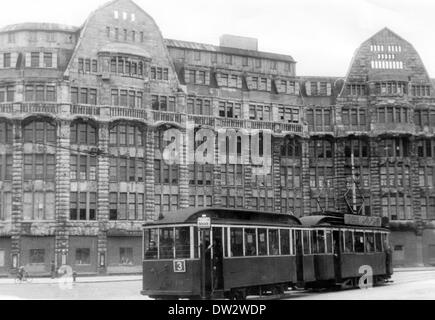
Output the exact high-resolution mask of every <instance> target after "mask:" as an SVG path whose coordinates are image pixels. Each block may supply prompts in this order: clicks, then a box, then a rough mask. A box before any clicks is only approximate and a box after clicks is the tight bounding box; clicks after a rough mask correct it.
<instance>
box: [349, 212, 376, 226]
mask: <svg viewBox="0 0 435 320" xmlns="http://www.w3.org/2000/svg"><path fill="white" fill-rule="evenodd" d="M344 224H347V225H352V226H367V227H381V226H382V219H381V218H379V217H369V216H357V215H354V214H345V215H344Z"/></svg>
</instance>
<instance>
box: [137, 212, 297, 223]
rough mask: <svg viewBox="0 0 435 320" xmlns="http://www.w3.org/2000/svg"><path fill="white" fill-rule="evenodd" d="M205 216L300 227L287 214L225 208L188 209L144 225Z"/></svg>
mask: <svg viewBox="0 0 435 320" xmlns="http://www.w3.org/2000/svg"><path fill="white" fill-rule="evenodd" d="M203 215H206V216H207V217H210V218H211V219H212V222H213V223H216V222H222V223H224V222H233V223H234V222H239V223H241V222H243V223H247V224H252V223H258V224H260V223H269V224H272V225H273V224H288V225H301V222H300V221H299V219H298V218H296V217H295V216H292V215H288V214H281V213H272V212H263V211H253V210H243V209H226V208H202V209H200V208H189V209H184V210H178V211H173V212H167V213H165V214H163V218H162V219H160V220H157V221H153V222H150V223H147V224H145V226H149V225H153V224H154V225H171V224H183V223H196V222H197V219H198V218H200V217H202V216H203Z"/></svg>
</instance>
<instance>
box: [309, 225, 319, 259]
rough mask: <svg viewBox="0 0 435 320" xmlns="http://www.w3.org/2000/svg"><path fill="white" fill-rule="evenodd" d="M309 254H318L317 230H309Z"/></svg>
mask: <svg viewBox="0 0 435 320" xmlns="http://www.w3.org/2000/svg"><path fill="white" fill-rule="evenodd" d="M310 234H311V253H313V254H317V253H318V252H319V249H318V244H317V230H311V231H310Z"/></svg>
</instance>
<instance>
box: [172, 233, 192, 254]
mask: <svg viewBox="0 0 435 320" xmlns="http://www.w3.org/2000/svg"><path fill="white" fill-rule="evenodd" d="M175 258H176V259H189V258H190V227H184V228H176V229H175Z"/></svg>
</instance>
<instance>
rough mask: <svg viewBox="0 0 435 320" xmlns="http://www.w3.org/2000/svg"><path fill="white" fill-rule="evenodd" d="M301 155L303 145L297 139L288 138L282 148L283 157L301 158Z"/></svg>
mask: <svg viewBox="0 0 435 320" xmlns="http://www.w3.org/2000/svg"><path fill="white" fill-rule="evenodd" d="M301 155H302V152H301V143H300V142H299V141H298V140H296V139H290V138H286V139H285V140H284V144H283V145H282V147H281V156H282V157H287V158H300V157H301Z"/></svg>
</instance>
